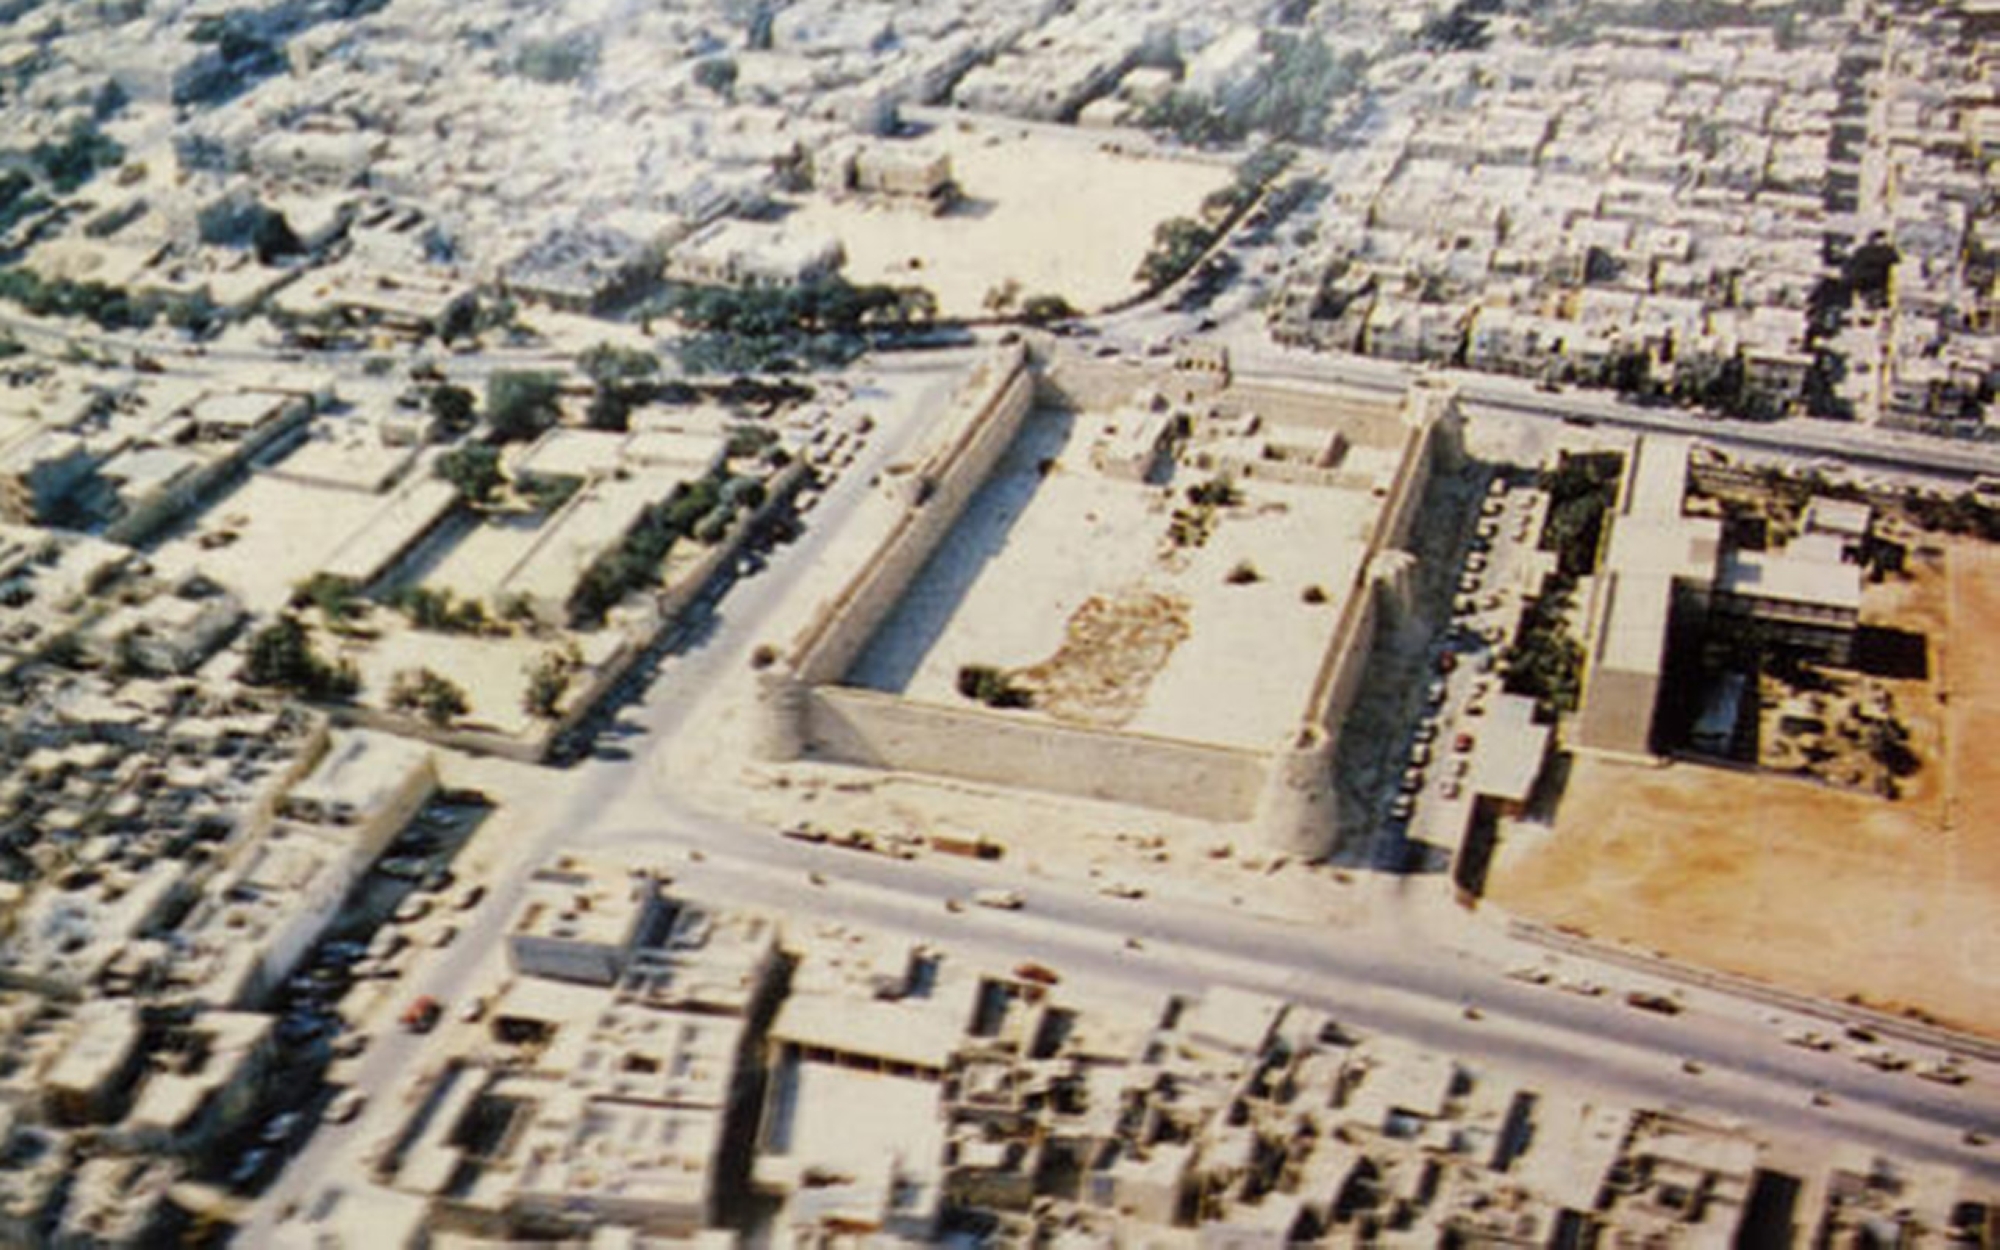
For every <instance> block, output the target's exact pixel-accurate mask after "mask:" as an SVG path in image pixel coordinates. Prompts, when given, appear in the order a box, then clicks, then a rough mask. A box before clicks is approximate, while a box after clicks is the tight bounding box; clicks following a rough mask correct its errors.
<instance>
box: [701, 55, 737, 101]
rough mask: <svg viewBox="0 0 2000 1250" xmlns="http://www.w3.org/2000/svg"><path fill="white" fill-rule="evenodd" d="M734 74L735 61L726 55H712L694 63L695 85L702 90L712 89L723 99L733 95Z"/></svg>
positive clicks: (735, 70) (734, 87)
mask: <svg viewBox="0 0 2000 1250" xmlns="http://www.w3.org/2000/svg"><path fill="white" fill-rule="evenodd" d="M736 76H737V69H736V62H735V61H732V60H730V59H729V58H728V57H726V56H712V57H709V58H708V59H707V60H705V61H697V62H696V63H695V67H694V82H695V85H696V86H697V87H700V88H702V89H703V90H706V91H713V92H714V93H715V94H717V95H719V96H721V97H722V98H723V99H725V100H727V99H731V98H733V97H734V96H735V93H736Z"/></svg>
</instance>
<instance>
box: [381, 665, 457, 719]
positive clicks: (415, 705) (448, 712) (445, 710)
mask: <svg viewBox="0 0 2000 1250" xmlns="http://www.w3.org/2000/svg"><path fill="white" fill-rule="evenodd" d="M389 707H390V709H391V710H392V711H397V712H415V713H417V714H418V715H420V716H422V717H423V718H424V719H425V720H427V721H429V722H430V723H431V724H433V725H436V726H437V727H438V728H440V729H442V728H444V727H445V726H446V725H449V724H451V723H452V722H453V721H455V720H457V719H458V718H459V717H461V716H463V715H465V713H466V712H467V711H468V710H470V708H471V704H469V703H468V702H466V698H465V691H464V690H462V689H460V688H459V686H458V683H456V682H454V681H452V680H451V679H450V678H448V677H442V676H439V675H438V674H437V673H436V672H433V671H432V670H431V669H428V668H415V669H409V668H406V669H404V670H402V671H401V672H399V673H397V674H396V676H395V678H394V680H392V681H391V682H390V683H389Z"/></svg>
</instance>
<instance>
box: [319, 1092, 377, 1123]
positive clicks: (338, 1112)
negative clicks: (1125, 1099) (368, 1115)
mask: <svg viewBox="0 0 2000 1250" xmlns="http://www.w3.org/2000/svg"><path fill="white" fill-rule="evenodd" d="M367 1101H368V1095H366V1094H364V1093H362V1092H361V1091H360V1090H358V1089H344V1090H342V1091H340V1094H339V1096H337V1097H336V1098H335V1099H334V1100H333V1101H332V1102H330V1103H328V1104H327V1105H326V1121H327V1123H329V1124H345V1123H347V1122H348V1121H349V1120H352V1119H353V1118H354V1117H355V1116H358V1115H360V1114H361V1107H362V1104H364V1103H366V1102H367Z"/></svg>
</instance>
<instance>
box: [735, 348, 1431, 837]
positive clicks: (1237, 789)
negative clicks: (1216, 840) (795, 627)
mask: <svg viewBox="0 0 2000 1250" xmlns="http://www.w3.org/2000/svg"><path fill="white" fill-rule="evenodd" d="M1091 363H1092V364H1095V363H1097V362H1091ZM1137 372H1138V371H1135V370H1131V369H1130V368H1129V367H1128V368H1125V369H1119V370H1112V369H1109V368H1091V367H1089V366H1088V365H1086V366H1084V367H1082V368H1078V367H1076V363H1075V362H1068V361H1066V362H1064V365H1063V366H1062V367H1061V368H1059V369H1058V370H1057V371H1056V373H1055V375H1054V377H1053V378H1051V377H1050V376H1048V375H1043V376H1041V377H1040V378H1038V377H1037V371H1036V369H1035V368H1034V367H1033V366H1032V365H1031V363H1030V361H1029V359H1028V357H1027V354H1026V353H1025V352H1023V351H1020V350H1016V351H1014V352H1011V353H1008V354H1007V355H1005V356H1002V357H998V358H996V359H994V360H992V361H989V362H988V363H987V364H986V365H985V366H984V367H983V369H982V370H981V371H980V372H979V373H977V374H975V375H974V377H973V378H972V379H970V381H969V383H968V385H967V387H966V389H965V390H964V391H962V392H961V394H960V397H959V402H958V404H957V405H956V407H955V410H954V411H953V412H952V413H950V414H946V415H945V416H944V418H943V421H942V424H941V427H940V435H939V443H938V445H937V448H936V450H935V451H933V452H932V453H931V454H930V455H929V456H927V457H926V458H925V460H924V461H923V463H922V464H921V466H920V467H919V468H918V470H917V471H916V472H915V473H914V474H913V475H912V477H911V478H910V479H908V480H907V481H906V482H905V484H904V488H903V489H904V490H905V491H906V498H905V503H906V505H907V506H906V508H905V511H904V513H903V515H902V516H901V517H900V518H899V519H898V521H897V523H896V524H895V526H894V527H893V528H892V529H891V530H890V532H889V534H888V535H887V537H885V538H884V539H883V541H882V542H881V544H880V545H879V546H878V547H877V549H876V551H875V553H874V554H873V556H872V557H871V558H870V559H869V560H868V562H867V563H866V564H865V565H864V566H863V568H862V570H861V572H860V573H858V574H857V575H856V576H855V577H854V578H853V579H852V580H851V581H850V582H849V583H848V584H847V586H846V587H845V588H844V589H843V590H842V591H841V592H840V593H839V594H838V595H836V596H835V597H834V598H833V599H831V600H830V601H829V602H827V603H826V604H824V605H822V606H821V608H820V609H819V610H818V612H816V613H815V615H814V617H813V618H812V620H811V621H810V623H809V624H808V625H807V626H806V628H805V629H804V630H802V631H801V633H800V634H799V636H798V637H797V638H796V639H795V640H794V644H793V646H792V649H791V651H790V653H789V655H788V656H787V657H786V659H785V660H784V661H782V662H780V663H779V664H776V665H774V666H773V667H771V668H770V669H767V670H765V671H764V672H763V673H762V674H761V678H760V683H761V684H760V691H759V699H758V712H759V717H760V732H759V739H758V741H759V751H760V753H761V754H762V755H763V756H764V757H765V758H767V759H772V760H790V759H797V758H799V757H801V756H810V757H812V758H816V759H822V760H829V761H836V762H841V763H848V764H854V765H858V766H861V767H866V768H878V769H886V770H894V771H903V772H910V773H919V774H930V775H935V776H947V777H955V778H960V779H963V780H967V781H973V782H980V783H986V784H993V785H1000V786H1014V787H1021V788H1024V789H1035V790H1042V791H1049V792H1053V793H1058V794H1068V795H1075V796H1078V797H1082V798H1089V799H1100V800H1105V801H1110V802H1117V803H1125V804H1131V805H1135V806H1141V807H1151V808H1156V809H1160V810H1164V811H1171V812H1175V813H1178V814H1181V815H1186V816H1192V817H1195V818H1197V819H1203V820H1213V821H1217V822H1219V823H1231V824H1243V823H1248V824H1250V825H1252V827H1253V828H1254V829H1255V830H1256V835H1257V837H1258V840H1259V841H1260V842H1262V843H1263V844H1264V845H1266V846H1267V847H1268V848H1270V849H1272V850H1275V851H1280V852H1284V853H1290V854H1301V855H1319V854H1324V853H1326V852H1328V851H1330V850H1331V849H1332V848H1333V846H1334V844H1335V843H1336V842H1337V840H1338V836H1339V828H1338V823H1339V822H1338V818H1337V815H1336V808H1337V804H1336V802H1335V800H1334V787H1333V769H1334V763H1335V752H1336V749H1337V742H1338V737H1339V734H1340V724H1341V721H1342V720H1343V719H1344V718H1345V716H1346V714H1347V710H1348V706H1349V704H1350V703H1351V702H1352V700H1353V698H1354V695H1355V692H1356V690H1357V689H1358V688H1359V685H1360V682H1361V678H1362V676H1363V674H1364V673H1365V671H1366V669H1367V664H1368V659H1369V656H1370V654H1371V653H1372V651H1373V649H1374V639H1375V632H1376V622H1377V619H1378V614H1379V612H1380V610H1381V602H1382V599H1383V597H1384V595H1385V594H1387V593H1392V592H1393V591H1394V589H1395V588H1394V587H1392V586H1388V585H1387V584H1386V583H1387V582H1388V581H1390V580H1391V579H1390V578H1388V577H1387V576H1385V573H1384V565H1383V563H1382V560H1383V557H1384V555H1385V553H1386V554H1387V555H1388V556H1389V559H1390V563H1391V564H1394V565H1398V566H1399V565H1400V564H1401V563H1402V562H1403V561H1404V560H1405V559H1406V558H1405V557H1401V556H1400V555H1399V554H1398V553H1396V552H1395V551H1394V550H1393V548H1395V547H1398V546H1400V545H1401V544H1402V543H1404V541H1405V540H1406V539H1407V537H1408V534H1409V531H1410V528H1411V526H1412V525H1413V524H1414V521H1415V518H1416V516H1417V515H1418V512H1419V510H1420V506H1421V498H1422V495H1423V492H1424V490H1425V488H1426V484H1427V482H1428V480H1429V476H1430V470H1431V467H1432V460H1433V458H1434V457H1435V456H1436V455H1437V454H1438V450H1439V449H1438V443H1439V435H1440V433H1441V432H1442V431H1443V430H1445V429H1446V428H1447V422H1448V421H1449V420H1450V408H1451V402H1450V396H1449V394H1448V393H1446V392H1431V393H1427V394H1417V395H1412V396H1410V397H1408V399H1407V401H1406V402H1407V403H1409V404H1413V405H1416V406H1417V407H1416V408H1415V410H1414V411H1412V410H1410V409H1407V408H1404V407H1402V406H1400V405H1390V404H1384V403H1381V402H1380V401H1364V405H1365V407H1366V409H1367V410H1366V411H1363V412H1360V413H1354V414H1345V415H1352V416H1353V417H1354V419H1355V420H1357V421H1358V422H1359V423H1360V425H1361V426H1362V427H1363V428H1362V429H1361V430H1360V431H1358V433H1359V434H1360V439H1361V441H1364V442H1366V443H1368V444H1371V445H1374V446H1379V447H1394V448H1396V449H1397V450H1398V451H1399V452H1400V461H1399V463H1398V465H1397V470H1396V473H1395V476H1394V478H1393V480H1392V481H1391V482H1390V483H1388V484H1387V488H1386V489H1385V490H1384V491H1383V492H1382V494H1381V497H1380V504H1381V510H1380V512H1379V513H1378V514H1377V517H1376V519H1375V522H1374V524H1373V526H1372V527H1371V532H1370V547H1371V558H1370V559H1369V560H1368V561H1365V562H1364V564H1363V567H1362V568H1361V569H1360V570H1358V571H1357V573H1356V575H1355V580H1354V583H1353V584H1352V585H1351V586H1348V587H1346V588H1344V589H1345V591H1346V593H1345V595H1344V596H1343V600H1344V602H1343V606H1342V609H1341V616H1340V619H1339V620H1338V621H1337V622H1336V625H1335V628H1334V632H1333V635H1332V637H1331V639H1330V640H1329V643H1328V647H1327V650H1326V652H1325V654H1324V655H1323V657H1322V659H1321V663H1320V666H1319V669H1318V671H1317V673H1316V675H1315V680H1314V684H1313V689H1312V691H1311V692H1310V699H1309V701H1308V704H1307V708H1306V712H1305V715H1304V717H1303V718H1302V720H1301V722H1300V724H1299V725H1298V727H1297V729H1296V730H1295V731H1294V732H1293V733H1291V734H1289V735H1288V736H1287V738H1286V739H1285V740H1284V741H1280V742H1273V743H1272V744H1271V746H1270V749H1269V750H1263V751H1259V750H1246V749H1241V748H1233V747H1225V746H1220V745H1216V744H1211V743H1203V742H1195V741H1188V740H1184V739H1174V738H1164V737H1157V736H1152V735H1145V734H1134V733H1125V732H1118V731H1108V730H1094V729H1088V728H1083V727H1079V726H1073V725H1064V724H1059V723H1053V722H1050V721H1048V720H1045V719H1042V718H1025V717H1016V716H1008V715H1005V714H1003V713H996V712H992V711H988V710H986V709H981V708H970V707H967V708H959V707H948V706H943V705H939V704H931V703H924V702H919V701H916V700H911V699H906V698H902V697H900V696H896V695H891V694H885V693H882V692H879V691H873V690H862V689H856V688H852V687H847V686H843V685H841V684H840V682H841V680H842V679H843V678H844V677H845V676H846V674H847V671H848V669H849V668H850V667H851V666H852V665H853V663H854V662H855V660H856V658H857V657H858V656H859V655H860V653H861V651H862V649H863V648H864V647H866V646H867V644H868V642H869V640H870V639H871V638H872V637H873V636H874V634H875V632H876V631H877V630H878V629H879V628H880V627H881V625H882V623H883V622H884V621H885V620H886V619H887V617H888V615H889V614H890V613H891V612H892V611H893V610H894V609H895V607H896V604H897V602H898V600H899V599H901V597H902V596H903V595H904V594H905V593H906V592H907V591H908V589H909V587H910V585H911V583H912V582H913V581H914V580H915V579H916V578H917V576H918V575H919V574H920V573H921V572H922V570H923V567H924V564H925V562H926V561H927V560H928V559H929V558H930V557H931V555H932V554H933V553H934V552H935V551H936V549H937V547H938V545H939V544H940V543H941V542H943V540H944V539H945V537H946V536H947V535H948V534H949V533H950V531H951V528H952V526H953V525H955V524H956V523H957V521H958V519H959V516H960V514H961V513H962V512H963V511H964V509H965V507H966V505H967V504H968V503H969V502H970V501H971V499H972V497H973V495H974V494H976V493H977V491H978V490H979V489H980V487H981V486H982V485H983V484H984V483H985V481H986V479H987V477H988V476H989V475H990V473H991V472H992V470H993V468H994V466H995V465H996V464H997V463H998V462H999V460H1000V458H1001V457H1002V456H1003V455H1004V454H1005V452H1006V450H1007V448H1008V446H1009V445H1010V444H1011V443H1012V442H1013V440H1014V438H1015V436H1016V435H1017V434H1018V433H1019V431H1020V429H1021V426H1022V424H1023V423H1024V421H1025V420H1026V418H1027V416H1028V414H1029V412H1030V411H1031V410H1032V409H1033V407H1034V405H1035V402H1036V397H1037V392H1038V389H1039V390H1041V391H1044V392H1047V395H1046V398H1048V399H1049V400H1051V401H1053V402H1065V401H1067V402H1076V401H1077V400H1079V399H1085V398H1088V399H1092V400H1103V401H1106V402H1110V401H1114V400H1117V399H1122V398H1123V397H1124V396H1126V395H1129V394H1130V393H1131V390H1130V388H1131V387H1132V385H1133V384H1134V382H1135V381H1143V378H1138V377H1135V375H1136V374H1137ZM1211 385H1212V384H1211ZM1250 385H1251V386H1253V387H1254V388H1255V391H1254V398H1255V400H1256V402H1257V403H1258V405H1259V406H1260V407H1261V406H1263V405H1266V404H1274V403H1282V404H1283V405H1284V406H1285V407H1286V409H1287V411H1286V413H1285V414H1284V419H1286V420H1288V421H1289V419H1290V418H1292V417H1294V416H1304V417H1305V418H1308V419H1310V420H1311V421H1312V422H1313V423H1315V424H1320V423H1325V424H1329V425H1330V424H1334V423H1337V422H1338V421H1339V420H1340V416H1341V415H1343V414H1340V413H1339V412H1338V408H1339V406H1340V405H1341V404H1342V402H1343V399H1344V398H1345V397H1343V396H1341V395H1338V394H1335V393H1320V392H1316V391H1307V392H1304V393H1295V392H1293V391H1292V390H1291V389H1290V388H1288V387H1285V386H1283V385H1282V384H1277V383H1269V384H1267V383H1261V382H1259V383H1252V384H1250ZM1205 389H1206V388H1205ZM1239 398H1241V397H1240V396H1239ZM1329 407H1333V408H1335V409H1336V411H1335V412H1328V411H1326V409H1328V408H1329ZM1378 410H1379V411H1378ZM1446 438H1447V439H1448V438H1449V436H1448V435H1447V436H1446Z"/></svg>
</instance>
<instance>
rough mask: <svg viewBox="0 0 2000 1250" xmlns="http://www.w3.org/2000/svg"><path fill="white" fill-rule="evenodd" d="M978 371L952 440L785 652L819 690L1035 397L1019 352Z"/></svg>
mask: <svg viewBox="0 0 2000 1250" xmlns="http://www.w3.org/2000/svg"><path fill="white" fill-rule="evenodd" d="M985 369H986V373H985V376H984V377H979V378H975V379H974V380H973V384H974V388H975V389H973V390H972V391H971V393H970V394H967V395H964V396H961V398H960V400H959V407H960V411H961V412H962V413H963V414H964V416H963V424H962V427H961V428H960V430H959V431H958V433H957V434H956V436H954V437H953V438H951V439H950V441H948V442H947V443H946V444H945V445H944V446H942V447H941V448H939V449H938V451H937V452H936V453H934V454H933V455H932V456H931V457H930V458H929V459H927V460H926V461H925V462H924V464H923V465H922V466H921V467H920V468H919V469H918V470H917V473H916V475H915V477H914V478H913V479H912V480H910V481H909V482H907V483H905V485H904V489H906V490H907V491H909V492H910V494H909V496H908V506H907V510H906V511H905V512H904V514H903V516H902V517H901V518H900V519H899V520H898V521H897V523H896V525H895V526H894V528H892V529H891V530H890V532H889V535H888V537H887V538H885V539H884V540H883V542H882V544H881V546H880V547H878V548H877V549H876V551H875V554H874V555H872V556H871V557H870V558H869V560H868V562H867V564H865V565H864V566H863V567H862V569H861V571H860V572H859V573H857V574H856V575H855V577H854V578H853V580H851V581H850V582H848V584H847V585H846V587H844V588H843V589H842V591H841V592H840V594H839V595H837V596H835V597H834V598H833V599H832V600H831V601H829V602H828V603H827V604H825V605H823V606H822V607H821V608H820V610H819V612H818V613H817V614H816V615H815V617H814V619H813V621H812V623H811V624H810V625H809V626H808V627H807V629H806V631H805V632H804V633H803V634H802V635H801V636H800V639H799V641H798V643H797V644H796V645H795V647H794V649H793V653H792V655H793V668H794V672H795V674H796V676H797V678H798V679H799V680H800V681H803V682H805V683H806V684H808V685H822V684H826V683H829V682H836V681H839V680H840V679H841V678H842V677H843V676H845V675H846V673H847V670H848V669H849V668H850V667H851V666H852V665H853V663H854V660H855V657H857V656H858V655H860V653H861V650H862V648H863V647H865V646H867V644H868V640H869V639H870V638H872V637H873V636H874V634H875V631H876V630H877V629H879V628H880V627H881V625H882V622H883V621H884V620H885V619H886V618H887V617H888V615H889V613H890V612H892V611H893V610H894V609H895V606H896V603H897V601H898V600H899V599H900V598H902V596H903V593H904V592H905V591H907V590H908V589H909V586H910V583H911V582H912V581H914V580H915V579H916V576H917V574H918V573H920V572H922V570H923V567H924V563H925V561H927V560H929V559H930V557H931V553H932V552H934V551H936V550H937V546H938V544H939V543H940V542H942V541H943V540H944V538H945V536H946V535H947V534H949V533H950V532H951V528H952V526H953V525H955V524H956V523H957V521H958V518H959V514H960V513H962V512H963V511H964V510H965V506H966V504H967V503H969V502H970V501H971V499H972V496H973V495H974V494H975V493H976V492H977V491H978V490H979V488H980V486H981V485H983V484H984V483H985V481H986V478H987V475H988V474H990V473H991V472H992V470H993V466H994V465H995V464H997V463H998V462H999V460H1000V457H1001V456H1003V455H1004V454H1005V453H1006V451H1007V448H1008V446H1009V445H1010V444H1012V443H1013V441H1014V436H1015V435H1016V434H1017V433H1019V432H1020V429H1021V424H1022V421H1023V420H1024V419H1025V418H1026V417H1027V415H1028V413H1029V411H1030V410H1031V409H1032V407H1033V400H1034V391H1035V386H1034V380H1033V378H1032V377H1031V376H1030V374H1029V372H1028V369H1027V362H1026V354H1025V353H1024V352H1022V351H1021V350H1020V349H1018V348H1017V349H1015V350H1014V351H1013V352H1012V353H1010V354H1009V355H1008V356H1005V357H1002V358H1000V359H998V360H995V361H992V362H989V363H988V365H987V366H985Z"/></svg>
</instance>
